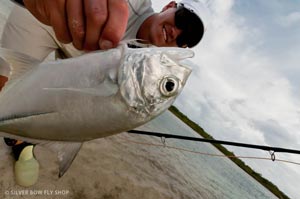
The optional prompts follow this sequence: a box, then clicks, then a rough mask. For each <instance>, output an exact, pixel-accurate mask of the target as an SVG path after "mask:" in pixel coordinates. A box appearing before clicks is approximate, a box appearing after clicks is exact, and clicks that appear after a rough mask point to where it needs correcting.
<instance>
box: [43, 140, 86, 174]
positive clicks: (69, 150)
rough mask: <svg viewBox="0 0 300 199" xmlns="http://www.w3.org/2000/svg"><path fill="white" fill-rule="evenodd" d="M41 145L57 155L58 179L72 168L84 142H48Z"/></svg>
mask: <svg viewBox="0 0 300 199" xmlns="http://www.w3.org/2000/svg"><path fill="white" fill-rule="evenodd" d="M40 145H41V146H44V147H46V148H48V149H50V150H51V151H53V152H55V153H57V157H58V163H59V175H58V177H62V176H63V175H64V174H65V172H66V171H67V170H68V168H69V167H70V166H71V164H72V162H73V160H74V159H75V157H76V155H77V153H78V152H79V150H80V148H81V146H82V142H47V143H42V144H40Z"/></svg>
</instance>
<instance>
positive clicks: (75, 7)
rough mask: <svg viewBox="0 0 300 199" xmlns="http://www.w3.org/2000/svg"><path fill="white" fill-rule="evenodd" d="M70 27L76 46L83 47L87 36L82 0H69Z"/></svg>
mask: <svg viewBox="0 0 300 199" xmlns="http://www.w3.org/2000/svg"><path fill="white" fill-rule="evenodd" d="M66 6H67V7H66V9H67V15H68V16H67V18H68V27H69V30H70V33H71V36H72V40H73V41H72V42H73V45H74V46H75V48H77V49H79V50H81V49H82V48H83V42H84V36H85V20H84V15H83V13H84V11H83V2H82V0H67V5H66Z"/></svg>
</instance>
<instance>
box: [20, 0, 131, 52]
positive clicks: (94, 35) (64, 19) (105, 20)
mask: <svg viewBox="0 0 300 199" xmlns="http://www.w3.org/2000/svg"><path fill="white" fill-rule="evenodd" d="M24 4H25V6H26V8H27V9H28V10H29V11H30V12H31V13H32V14H33V15H34V16H35V17H36V18H37V19H38V20H39V21H40V22H42V23H44V24H46V25H49V26H52V27H53V29H54V32H55V35H56V37H57V39H58V40H59V41H61V42H62V43H70V42H72V43H73V45H74V46H75V47H76V48H77V49H79V50H82V49H84V50H97V49H109V48H113V47H116V46H117V45H118V43H119V42H120V40H121V39H122V37H123V35H124V33H125V31H126V26H127V21H128V15H129V12H128V5H127V2H126V0H24Z"/></svg>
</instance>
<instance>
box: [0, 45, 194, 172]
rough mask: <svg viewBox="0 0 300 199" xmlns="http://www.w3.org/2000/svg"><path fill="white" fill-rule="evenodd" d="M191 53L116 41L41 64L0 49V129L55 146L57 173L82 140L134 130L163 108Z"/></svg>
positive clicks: (8, 134)
mask: <svg viewBox="0 0 300 199" xmlns="http://www.w3.org/2000/svg"><path fill="white" fill-rule="evenodd" d="M192 56H193V52H192V51H191V50H187V49H179V48H139V49H130V48H128V47H127V45H120V46H119V47H118V48H115V49H111V50H108V51H99V52H93V53H88V54H85V55H82V56H80V57H76V58H70V59H66V60H58V61H53V62H43V63H40V62H39V61H37V60H35V59H34V58H31V57H28V56H26V55H24V54H21V53H17V52H13V51H10V50H7V49H1V48H0V71H1V70H2V71H5V68H4V67H6V68H7V67H9V68H11V72H10V77H9V81H8V83H7V85H6V86H5V88H4V90H3V91H1V92H0V136H3V137H10V138H15V139H21V140H24V141H29V142H31V143H35V144H41V145H43V146H46V147H47V148H49V149H51V150H52V151H54V152H57V155H58V162H59V176H60V177H61V176H62V175H63V174H64V173H65V172H66V171H67V169H68V168H69V166H70V165H71V163H72V161H73V160H74V158H75V157H76V155H77V153H78V151H79V150H80V148H81V146H82V143H83V142H84V141H88V140H92V139H96V138H102V137H106V136H110V135H114V134H117V133H121V132H124V131H128V130H131V129H134V128H136V127H138V126H140V125H143V124H145V123H147V122H148V121H150V120H151V119H153V118H155V117H156V116H158V115H159V114H161V113H162V112H164V111H165V110H166V109H168V108H169V107H170V106H171V104H172V103H173V102H174V100H175V98H176V97H177V96H178V94H179V93H180V92H181V90H182V88H183V86H184V85H185V83H186V81H187V78H188V76H189V75H190V73H191V69H189V68H188V67H186V66H184V65H182V64H181V61H182V60H184V59H186V58H189V57H192ZM1 67H2V68H1Z"/></svg>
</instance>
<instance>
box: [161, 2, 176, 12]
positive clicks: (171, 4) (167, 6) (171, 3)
mask: <svg viewBox="0 0 300 199" xmlns="http://www.w3.org/2000/svg"><path fill="white" fill-rule="evenodd" d="M169 8H176V2H175V1H171V2H170V3H168V4H167V5H165V7H163V9H162V12H163V11H165V10H167V9H169Z"/></svg>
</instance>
